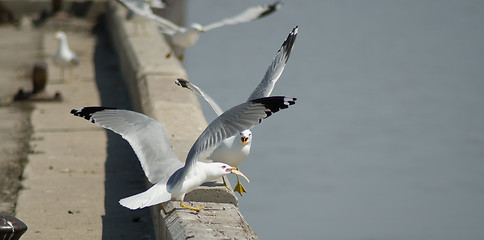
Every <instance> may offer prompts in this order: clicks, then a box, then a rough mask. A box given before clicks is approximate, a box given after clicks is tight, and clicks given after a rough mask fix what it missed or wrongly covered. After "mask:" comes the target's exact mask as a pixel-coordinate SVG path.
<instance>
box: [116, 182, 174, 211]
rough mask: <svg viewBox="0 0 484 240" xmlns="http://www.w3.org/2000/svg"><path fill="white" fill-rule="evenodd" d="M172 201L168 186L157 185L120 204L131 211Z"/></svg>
mask: <svg viewBox="0 0 484 240" xmlns="http://www.w3.org/2000/svg"><path fill="white" fill-rule="evenodd" d="M170 199H171V194H170V193H168V192H167V190H166V184H155V185H153V186H152V187H151V188H149V189H148V190H146V191H144V192H142V193H138V194H136V195H133V196H131V197H127V198H123V199H121V200H119V204H121V205H123V206H124V207H127V208H129V209H131V210H136V209H140V208H145V207H149V206H153V205H156V204H159V203H162V202H166V201H168V200H170Z"/></svg>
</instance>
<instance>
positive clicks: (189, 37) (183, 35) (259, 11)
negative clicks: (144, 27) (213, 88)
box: [118, 0, 282, 59]
mask: <svg viewBox="0 0 484 240" xmlns="http://www.w3.org/2000/svg"><path fill="white" fill-rule="evenodd" d="M118 1H119V2H120V3H122V4H123V5H124V6H126V7H127V8H128V9H130V10H131V11H133V12H134V13H136V14H139V15H141V16H144V17H146V18H148V19H150V20H152V21H153V22H154V23H155V24H156V25H158V27H159V28H160V29H161V31H162V32H163V33H165V34H167V35H170V37H171V40H172V42H173V44H174V45H176V46H178V47H181V48H183V49H184V48H187V47H191V46H193V45H194V44H195V43H196V42H197V41H198V37H199V35H200V33H202V32H206V31H209V30H212V29H215V28H219V27H222V26H226V25H235V24H239V23H245V22H250V21H253V20H257V19H259V18H263V17H265V16H268V15H270V14H272V13H273V12H275V11H277V10H278V9H279V8H280V7H281V6H282V4H281V3H280V2H279V1H277V2H274V3H272V4H269V5H259V6H256V7H251V8H248V9H246V10H245V11H243V12H241V13H240V14H237V15H235V16H233V17H230V18H224V19H222V20H221V21H218V22H214V23H211V24H208V25H205V26H202V25H201V24H199V23H193V24H191V25H190V27H188V28H185V27H181V26H178V25H176V24H174V23H173V22H171V21H169V20H167V19H165V18H162V17H160V16H157V15H155V14H153V12H151V11H150V12H148V11H143V10H142V9H140V8H138V7H137V6H136V5H134V4H131V3H129V2H128V1H127V0H118ZM171 53H172V51H170V53H168V54H167V57H170V56H171ZM180 59H183V55H180Z"/></svg>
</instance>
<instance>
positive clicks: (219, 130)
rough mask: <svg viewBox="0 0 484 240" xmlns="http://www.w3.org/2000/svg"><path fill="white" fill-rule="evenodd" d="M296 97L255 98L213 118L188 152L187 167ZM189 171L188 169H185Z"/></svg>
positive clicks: (282, 107) (286, 106) (283, 107)
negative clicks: (222, 142) (206, 152)
mask: <svg viewBox="0 0 484 240" xmlns="http://www.w3.org/2000/svg"><path fill="white" fill-rule="evenodd" d="M295 101H296V98H286V97H281V96H278V97H268V98H260V99H254V100H252V101H249V102H245V103H242V104H240V105H237V106H235V107H233V108H231V109H229V110H227V111H225V112H224V113H223V114H222V115H220V116H219V117H217V118H216V119H215V120H213V121H212V122H211V123H210V124H209V125H208V127H207V128H206V129H205V130H204V131H203V132H202V134H201V135H200V136H199V137H198V139H197V141H196V142H195V143H194V144H193V146H192V148H191V149H190V151H189V152H188V156H187V160H186V162H185V168H187V169H188V168H190V167H192V166H193V165H194V164H195V162H196V161H197V158H198V155H200V154H202V153H203V152H205V151H207V150H209V149H210V148H212V147H214V146H215V145H216V144H218V143H220V142H221V141H222V140H224V139H226V138H228V137H231V136H233V135H235V134H237V133H239V132H241V131H243V130H246V129H250V128H252V127H253V126H254V125H256V124H259V123H261V122H262V119H264V118H267V117H269V116H271V115H272V114H273V113H275V112H278V111H279V110H281V109H285V108H288V107H289V106H290V105H293V104H294V103H295ZM185 172H187V171H185Z"/></svg>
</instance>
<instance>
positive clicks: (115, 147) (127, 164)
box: [93, 17, 154, 239]
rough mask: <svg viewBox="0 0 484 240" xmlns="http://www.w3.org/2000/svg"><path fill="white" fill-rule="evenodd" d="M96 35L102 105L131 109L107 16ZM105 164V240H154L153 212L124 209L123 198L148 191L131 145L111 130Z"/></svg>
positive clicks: (97, 72) (96, 54) (96, 70)
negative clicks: (107, 23) (110, 34)
mask: <svg viewBox="0 0 484 240" xmlns="http://www.w3.org/2000/svg"><path fill="white" fill-rule="evenodd" d="M93 33H94V34H95V35H96V36H97V41H96V46H95V52H94V67H95V78H96V83H97V87H98V89H99V94H100V97H101V105H102V106H106V107H117V108H123V109H131V103H130V99H129V95H128V91H127V89H126V88H125V86H124V82H123V80H122V76H121V73H120V69H119V63H118V57H117V55H116V53H115V51H114V49H113V47H112V45H111V41H110V39H109V34H108V32H107V29H106V24H105V22H104V17H100V19H99V21H98V24H97V25H96V26H95V27H94V29H93ZM107 141H108V142H107V159H106V163H105V168H106V170H105V171H106V179H105V199H104V206H105V210H106V212H105V215H104V216H103V235H102V236H103V238H102V239H154V231H153V224H152V220H151V216H150V212H149V209H148V208H146V209H141V210H136V211H132V210H129V209H127V208H124V207H123V206H121V205H120V204H119V203H118V201H119V200H120V199H121V198H124V197H128V196H131V195H134V194H136V193H139V192H142V191H145V190H146V185H145V176H144V173H143V171H142V169H141V165H140V164H139V161H138V159H137V158H136V155H135V154H134V152H133V150H132V148H131V146H130V145H129V144H128V142H126V141H125V140H124V139H122V138H121V136H119V135H117V134H115V133H113V132H111V131H109V130H107Z"/></svg>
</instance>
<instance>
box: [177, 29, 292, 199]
mask: <svg viewBox="0 0 484 240" xmlns="http://www.w3.org/2000/svg"><path fill="white" fill-rule="evenodd" d="M297 31H298V27H297V26H296V27H295V28H293V29H292V31H291V32H290V33H289V35H288V36H287V38H286V40H285V41H284V42H283V43H282V46H281V48H279V50H278V51H277V53H276V56H275V57H274V59H273V60H272V63H271V65H269V68H268V69H267V71H266V73H265V75H264V78H262V80H261V82H260V83H259V85H258V86H257V87H256V88H255V90H254V91H253V92H252V94H251V95H250V96H249V99H248V101H251V100H254V99H257V98H262V97H268V96H270V95H271V93H272V90H273V89H274V86H275V84H276V82H277V80H278V79H279V77H280V76H281V74H282V71H284V67H285V66H286V63H287V60H288V59H289V55H290V53H291V50H292V48H293V46H294V42H295V41H296V36H297ZM176 83H177V84H178V85H179V86H181V87H184V88H188V89H190V90H192V91H193V92H194V93H196V94H198V95H200V96H202V97H203V98H204V99H205V101H206V102H207V103H208V104H209V105H210V106H211V107H212V109H213V111H214V112H215V113H216V114H217V116H220V115H222V113H223V111H222V109H221V108H220V106H219V105H218V104H217V103H216V102H215V100H213V99H212V98H211V97H210V96H209V95H208V94H206V93H205V92H204V91H202V90H201V89H200V88H199V87H197V86H195V85H194V84H191V83H190V82H189V81H188V80H185V79H181V78H179V79H178V81H177V82H176ZM251 144H252V132H251V131H250V130H249V129H245V130H244V131H241V132H240V133H239V135H238V136H237V135H234V136H232V137H229V138H227V139H225V140H223V141H222V143H221V144H220V145H219V146H218V147H217V148H216V149H215V150H214V151H213V152H212V154H211V155H210V157H209V158H210V159H212V160H213V161H215V162H223V163H227V164H229V165H231V166H235V167H237V166H239V164H240V163H242V161H244V160H245V159H246V158H247V156H248V155H249V153H250V146H251ZM234 191H236V192H238V193H239V194H240V195H242V193H244V192H246V190H245V188H244V186H242V184H241V183H240V180H239V177H238V176H237V185H235V188H234Z"/></svg>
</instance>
